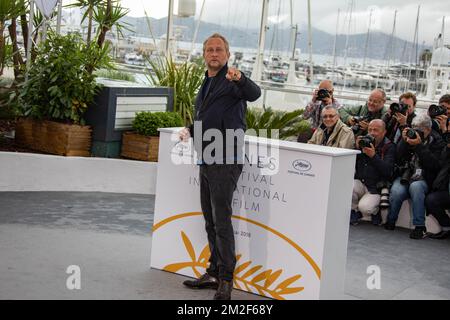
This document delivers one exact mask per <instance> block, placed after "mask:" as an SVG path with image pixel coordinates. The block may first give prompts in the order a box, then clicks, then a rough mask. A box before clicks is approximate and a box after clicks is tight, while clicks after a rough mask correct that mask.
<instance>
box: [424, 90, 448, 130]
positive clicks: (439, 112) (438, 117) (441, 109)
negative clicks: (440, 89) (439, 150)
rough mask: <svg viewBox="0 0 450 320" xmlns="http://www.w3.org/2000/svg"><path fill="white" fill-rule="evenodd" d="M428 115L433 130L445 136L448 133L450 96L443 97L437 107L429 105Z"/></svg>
mask: <svg viewBox="0 0 450 320" xmlns="http://www.w3.org/2000/svg"><path fill="white" fill-rule="evenodd" d="M428 115H429V116H430V117H431V119H432V120H433V130H436V131H437V132H439V133H440V134H441V135H445V134H446V133H447V132H448V126H449V118H450V94H445V95H443V96H442V97H441V98H440V99H439V104H438V105H435V104H432V105H430V107H429V108H428Z"/></svg>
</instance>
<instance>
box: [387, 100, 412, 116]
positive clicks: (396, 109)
mask: <svg viewBox="0 0 450 320" xmlns="http://www.w3.org/2000/svg"><path fill="white" fill-rule="evenodd" d="M408 108H409V106H408V105H407V104H406V103H402V102H400V103H397V102H394V103H391V105H390V106H389V109H390V110H391V114H392V115H394V114H395V113H401V114H403V115H405V116H406V114H407V113H408Z"/></svg>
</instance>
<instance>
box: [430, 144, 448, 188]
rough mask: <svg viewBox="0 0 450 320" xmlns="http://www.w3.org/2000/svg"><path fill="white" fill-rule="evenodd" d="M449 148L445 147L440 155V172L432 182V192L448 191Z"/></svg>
mask: <svg viewBox="0 0 450 320" xmlns="http://www.w3.org/2000/svg"><path fill="white" fill-rule="evenodd" d="M449 170H450V148H449V147H447V146H445V147H444V150H442V154H441V170H440V171H439V173H438V174H437V176H436V179H435V180H434V182H433V186H432V190H433V191H449V179H450V171H449Z"/></svg>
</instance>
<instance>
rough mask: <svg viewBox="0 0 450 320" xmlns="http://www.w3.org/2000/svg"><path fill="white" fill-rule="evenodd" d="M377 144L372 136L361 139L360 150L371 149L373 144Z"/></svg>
mask: <svg viewBox="0 0 450 320" xmlns="http://www.w3.org/2000/svg"><path fill="white" fill-rule="evenodd" d="M374 143H375V138H374V137H373V136H371V135H370V134H368V135H365V136H363V137H361V139H360V140H359V143H358V148H360V149H363V148H371V144H374Z"/></svg>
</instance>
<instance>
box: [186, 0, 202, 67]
mask: <svg viewBox="0 0 450 320" xmlns="http://www.w3.org/2000/svg"><path fill="white" fill-rule="evenodd" d="M205 2H206V0H203V3H202V8H201V9H200V16H199V17H198V21H197V26H196V27H195V32H194V37H193V38H192V43H191V51H189V56H188V61H190V60H191V56H192V52H193V51H194V48H195V41H197V35H198V30H199V29H200V22H201V21H202V17H203V9H205Z"/></svg>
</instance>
